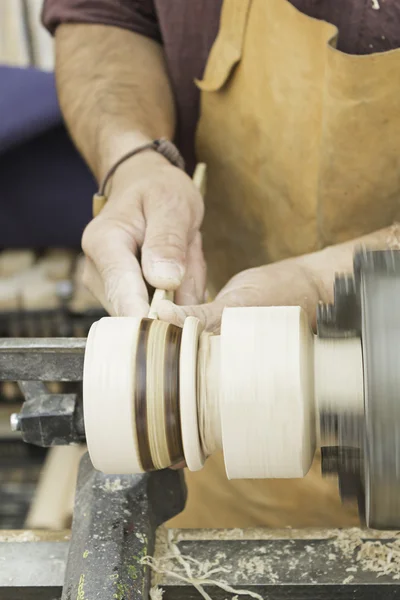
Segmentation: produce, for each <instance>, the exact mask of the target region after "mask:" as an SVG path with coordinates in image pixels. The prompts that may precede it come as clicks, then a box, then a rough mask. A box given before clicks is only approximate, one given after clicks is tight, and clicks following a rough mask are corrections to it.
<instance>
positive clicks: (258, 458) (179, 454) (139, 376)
mask: <svg viewBox="0 0 400 600" xmlns="http://www.w3.org/2000/svg"><path fill="white" fill-rule="evenodd" d="M83 386H84V387H83V390H84V410H85V427H86V438H87V443H88V448H89V452H90V455H91V459H92V461H93V464H94V466H95V467H96V468H98V469H99V470H102V471H104V472H106V473H137V472H142V471H149V470H154V469H162V468H165V467H169V466H171V465H174V464H176V463H179V462H181V461H182V460H185V462H186V464H187V466H188V468H189V469H190V470H193V471H194V470H199V469H201V468H202V466H203V465H204V461H205V459H206V458H207V456H209V455H210V454H212V453H213V452H214V451H216V450H217V449H222V450H223V453H224V459H225V466H226V471H227V475H228V477H229V478H232V479H240V478H280V477H284V478H292V477H303V476H305V475H306V473H307V472H308V470H309V468H310V466H311V462H312V459H313V456H314V452H315V449H316V447H317V445H319V444H320V440H319V437H320V429H319V420H320V414H322V413H324V414H336V413H337V412H339V413H342V412H346V411H347V412H351V411H353V412H354V413H357V412H359V411H362V397H363V387H362V386H363V383H362V359H361V347H360V341H359V340H357V339H352V340H346V339H343V340H342V339H337V340H319V339H318V338H317V337H316V336H314V335H313V334H312V332H311V329H310V327H309V325H308V321H307V317H306V315H305V313H304V312H303V311H302V309H301V308H300V307H256V308H227V309H225V311H224V313H223V318H222V326H221V335H220V336H214V335H211V334H209V333H206V332H201V326H200V323H199V321H198V320H197V319H196V318H194V317H188V318H187V319H186V321H185V324H184V327H183V329H181V328H179V327H176V326H175V325H171V324H168V323H164V322H161V321H157V320H155V319H136V318H130V317H128V318H111V317H109V318H104V319H101V320H100V321H98V322H97V323H95V324H94V325H93V327H92V329H91V331H90V333H89V337H88V341H87V348H86V356H85V367H84V381H83ZM349 399H350V401H351V402H350V403H349ZM328 443H329V442H328ZM332 443H334V441H333V442H332ZM324 445H327V441H326V440H324Z"/></svg>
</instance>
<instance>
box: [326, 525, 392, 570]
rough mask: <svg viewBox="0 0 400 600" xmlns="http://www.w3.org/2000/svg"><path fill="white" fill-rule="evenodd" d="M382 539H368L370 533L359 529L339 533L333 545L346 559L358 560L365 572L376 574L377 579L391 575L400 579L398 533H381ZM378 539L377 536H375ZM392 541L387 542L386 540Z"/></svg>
mask: <svg viewBox="0 0 400 600" xmlns="http://www.w3.org/2000/svg"><path fill="white" fill-rule="evenodd" d="M379 533H380V534H381V539H382V540H385V541H384V542H382V541H381V540H380V539H374V540H371V539H366V538H367V537H368V532H361V531H360V530H359V529H349V530H343V531H341V532H339V533H338V535H337V537H336V539H335V540H333V542H332V543H333V545H334V546H335V548H336V549H337V550H338V551H339V552H340V553H341V554H342V555H343V556H344V557H346V558H349V559H352V560H354V558H355V560H356V562H357V563H359V566H360V568H361V569H362V570H363V571H369V572H372V573H376V574H377V577H382V576H384V575H391V576H392V577H393V579H395V580H399V579H400V538H399V537H398V536H399V534H398V533H397V532H388V531H386V532H383V531H382V532H379ZM374 537H376V536H374ZM388 539H389V540H392V541H386V540H388Z"/></svg>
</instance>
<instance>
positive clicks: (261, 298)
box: [158, 258, 321, 332]
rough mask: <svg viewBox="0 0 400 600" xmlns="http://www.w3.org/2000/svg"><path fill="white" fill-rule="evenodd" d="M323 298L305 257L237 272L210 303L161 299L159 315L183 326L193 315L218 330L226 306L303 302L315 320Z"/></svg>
mask: <svg viewBox="0 0 400 600" xmlns="http://www.w3.org/2000/svg"><path fill="white" fill-rule="evenodd" d="M320 299H321V296H320V289H319V283H318V280H317V279H316V278H315V277H314V275H313V272H312V270H311V269H310V268H309V266H308V265H307V264H306V263H305V261H304V260H303V259H302V258H301V259H290V260H285V261H282V262H278V263H274V264H271V265H266V266H263V267H258V268H255V269H249V270H248V271H243V272H242V273H239V274H238V275H235V277H233V278H232V279H231V280H230V281H229V282H228V283H227V285H226V286H225V287H224V288H223V289H222V290H221V292H220V293H219V294H218V296H217V297H216V299H215V300H214V301H213V302H210V303H209V304H202V305H200V306H177V305H176V304H173V303H172V302H168V301H166V300H165V301H163V302H162V303H160V306H159V308H158V315H159V318H160V319H164V320H166V321H170V322H172V323H174V324H176V325H180V326H182V325H183V322H184V320H185V318H186V317H187V316H190V315H193V316H195V317H197V318H198V319H200V320H201V321H202V323H203V324H204V326H205V327H206V329H207V330H208V331H213V332H218V331H219V328H220V323H221V316H222V311H223V309H224V308H225V307H226V306H276V305H282V306H284V305H289V306H290V305H300V306H302V307H303V308H304V309H305V310H306V311H307V312H308V315H309V318H310V319H311V320H314V319H315V315H314V313H315V306H316V304H317V302H318V301H319V300H320Z"/></svg>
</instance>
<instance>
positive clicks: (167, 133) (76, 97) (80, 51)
mask: <svg viewBox="0 0 400 600" xmlns="http://www.w3.org/2000/svg"><path fill="white" fill-rule="evenodd" d="M56 78H57V88H58V95H59V100H60V105H61V109H62V112H63V115H64V118H65V120H66V123H67V126H68V128H69V130H70V133H71V135H72V137H73V139H74V141H75V143H76V145H77V147H78V148H79V150H80V152H81V153H82V155H83V156H84V158H85V159H86V161H87V163H88V164H89V166H90V167H91V169H92V171H93V172H94V174H95V176H96V177H97V178H98V179H99V180H100V179H101V178H102V177H104V175H105V173H106V172H107V170H108V169H109V168H110V166H112V164H114V163H115V162H116V161H117V160H118V159H119V158H120V157H121V156H122V155H123V154H124V153H125V152H128V151H129V150H132V149H133V148H134V147H135V146H138V145H140V144H142V143H144V142H146V141H148V140H150V139H154V138H157V137H167V138H171V137H172V136H173V133H174V128H175V112H174V102H173V95H172V92H171V87H170V83H169V80H168V75H167V70H166V66H165V61H164V57H163V51H162V48H161V46H160V45H159V44H158V43H157V42H155V41H153V40H151V39H149V38H146V37H144V36H141V35H138V34H136V33H133V32H130V31H126V30H123V29H119V28H116V27H109V26H104V25H69V24H65V25H61V26H60V27H59V28H58V29H57V33H56Z"/></svg>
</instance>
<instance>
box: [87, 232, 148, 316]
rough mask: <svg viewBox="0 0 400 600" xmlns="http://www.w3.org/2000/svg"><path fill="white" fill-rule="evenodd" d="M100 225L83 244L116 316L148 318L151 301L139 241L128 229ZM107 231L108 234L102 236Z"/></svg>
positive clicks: (107, 301) (106, 299)
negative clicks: (137, 247) (137, 249)
mask: <svg viewBox="0 0 400 600" xmlns="http://www.w3.org/2000/svg"><path fill="white" fill-rule="evenodd" d="M106 225H107V226H106V227H105V226H104V228H103V225H102V224H101V225H99V226H98V229H97V231H96V235H92V236H91V238H90V239H89V241H88V240H87V239H85V241H83V242H82V247H83V249H84V251H85V253H86V254H88V255H89V256H90V258H91V260H92V261H93V263H94V265H95V267H96V269H97V272H98V274H99V276H100V278H101V280H102V285H103V291H104V294H103V297H105V301H106V303H107V305H109V306H110V307H111V310H112V314H114V315H116V316H135V317H144V316H146V315H147V314H148V311H149V301H148V293H147V288H146V285H145V283H144V281H143V276H142V271H141V268H140V265H139V263H138V261H137V259H136V256H135V251H136V247H135V242H134V240H132V237H131V236H130V235H129V233H128V232H126V231H123V230H121V229H119V228H116V227H115V228H111V227H110V225H109V224H106ZM101 233H103V234H104V235H101Z"/></svg>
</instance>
